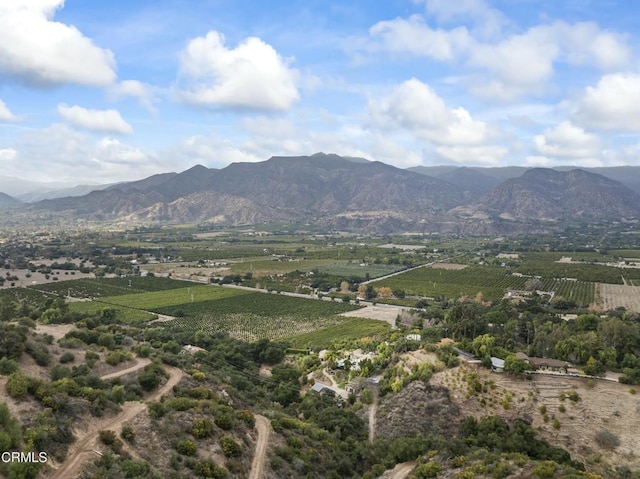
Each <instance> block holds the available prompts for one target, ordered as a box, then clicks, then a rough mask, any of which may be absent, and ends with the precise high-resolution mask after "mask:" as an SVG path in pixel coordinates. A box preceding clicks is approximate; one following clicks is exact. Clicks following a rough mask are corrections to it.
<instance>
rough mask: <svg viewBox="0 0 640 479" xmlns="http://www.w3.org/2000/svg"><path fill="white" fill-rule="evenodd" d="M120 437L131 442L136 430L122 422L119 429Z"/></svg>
mask: <svg viewBox="0 0 640 479" xmlns="http://www.w3.org/2000/svg"><path fill="white" fill-rule="evenodd" d="M120 437H121V438H122V439H124V440H125V441H127V442H133V441H134V440H135V438H136V432H135V431H134V430H133V427H131V426H130V425H129V424H123V425H122V430H121V431H120Z"/></svg>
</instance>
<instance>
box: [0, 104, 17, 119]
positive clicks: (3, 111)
mask: <svg viewBox="0 0 640 479" xmlns="http://www.w3.org/2000/svg"><path fill="white" fill-rule="evenodd" d="M18 120H20V117H18V116H16V115H14V114H13V113H11V110H9V107H8V106H7V105H6V104H5V102H3V101H2V100H0V121H1V122H5V121H18Z"/></svg>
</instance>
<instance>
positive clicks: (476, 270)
mask: <svg viewBox="0 0 640 479" xmlns="http://www.w3.org/2000/svg"><path fill="white" fill-rule="evenodd" d="M526 281H527V278H523V277H519V276H511V275H508V274H505V271H504V269H499V268H483V267H473V266H470V267H468V268H465V269H458V270H449V269H433V268H417V269H414V270H411V271H407V272H406V273H402V274H399V275H397V276H393V277H391V278H387V279H385V280H382V281H379V282H374V283H373V285H374V286H375V287H380V286H388V287H390V288H392V289H402V290H404V291H405V292H406V293H407V294H408V295H418V296H444V297H453V298H456V297H459V296H460V295H461V294H465V295H467V296H475V295H476V294H477V293H478V292H482V294H483V295H484V297H485V298H487V299H490V300H493V299H499V298H501V297H502V296H503V294H504V292H505V291H506V290H507V289H522V288H523V287H524V285H525V283H526Z"/></svg>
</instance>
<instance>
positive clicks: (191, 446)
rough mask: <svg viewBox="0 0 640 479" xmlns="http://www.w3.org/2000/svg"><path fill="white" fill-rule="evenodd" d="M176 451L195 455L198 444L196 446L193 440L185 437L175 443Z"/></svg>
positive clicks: (186, 454)
mask: <svg viewBox="0 0 640 479" xmlns="http://www.w3.org/2000/svg"><path fill="white" fill-rule="evenodd" d="M176 451H178V452H179V453H180V454H184V455H185V456H195V455H196V452H197V451H198V446H196V443H195V442H193V441H190V440H188V439H185V440H183V441H178V442H177V443H176Z"/></svg>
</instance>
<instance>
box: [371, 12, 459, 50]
mask: <svg viewBox="0 0 640 479" xmlns="http://www.w3.org/2000/svg"><path fill="white" fill-rule="evenodd" d="M369 34H370V35H371V36H372V37H374V38H376V39H379V40H380V41H381V43H380V45H379V46H378V47H376V48H379V49H383V50H388V51H392V52H407V53H411V54H413V55H419V56H426V57H430V58H435V59H436V60H453V59H454V58H457V57H458V55H459V54H460V53H461V52H462V51H464V50H465V49H466V48H468V46H469V43H470V42H471V37H470V35H469V32H468V31H467V29H466V28H465V27H459V28H455V29H453V30H441V29H433V28H431V27H430V26H429V25H427V23H426V22H425V20H424V18H423V17H422V16H421V15H412V16H411V17H409V18H408V19H404V18H396V19H395V20H388V21H383V22H378V23H376V24H375V25H373V26H372V27H371V28H370V29H369ZM374 49H375V48H374Z"/></svg>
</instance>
